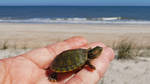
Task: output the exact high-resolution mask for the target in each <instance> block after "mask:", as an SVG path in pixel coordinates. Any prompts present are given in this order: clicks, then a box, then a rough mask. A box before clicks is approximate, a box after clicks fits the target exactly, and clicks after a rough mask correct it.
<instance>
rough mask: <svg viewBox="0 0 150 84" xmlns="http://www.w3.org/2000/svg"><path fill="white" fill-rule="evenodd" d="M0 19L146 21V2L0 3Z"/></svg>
mask: <svg viewBox="0 0 150 84" xmlns="http://www.w3.org/2000/svg"><path fill="white" fill-rule="evenodd" d="M0 23H41V24H52V23H56V24H57V23H58V24H61V23H62V24H64V23H65V24H150V6H0Z"/></svg>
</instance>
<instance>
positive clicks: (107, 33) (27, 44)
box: [0, 23, 150, 48]
mask: <svg viewBox="0 0 150 84" xmlns="http://www.w3.org/2000/svg"><path fill="white" fill-rule="evenodd" d="M72 36H83V37H85V38H87V39H88V41H89V42H95V41H101V42H104V43H105V44H106V45H108V46H111V47H112V45H113V43H114V42H116V41H118V40H120V39H126V38H128V39H131V40H132V41H134V42H136V44H137V45H139V46H144V47H149V46H150V44H149V42H150V25H115V24H114V25H96V24H95V25H94V24H21V23H20V24H13V23H12V24H8V23H0V44H1V45H0V48H3V43H5V45H6V47H8V48H14V47H15V48H37V47H42V46H45V45H48V44H51V43H55V42H58V41H62V40H64V39H67V38H69V37H72Z"/></svg>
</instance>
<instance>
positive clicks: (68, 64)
mask: <svg viewBox="0 0 150 84" xmlns="http://www.w3.org/2000/svg"><path fill="white" fill-rule="evenodd" d="M87 59H88V50H87V49H73V50H67V51H64V52H62V53H60V54H59V55H58V56H56V58H55V59H54V60H53V62H52V64H51V70H52V71H54V72H69V71H73V70H75V69H78V68H81V67H82V66H83V65H84V64H85V63H86V61H87Z"/></svg>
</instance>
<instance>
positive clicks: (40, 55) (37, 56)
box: [22, 36, 87, 68]
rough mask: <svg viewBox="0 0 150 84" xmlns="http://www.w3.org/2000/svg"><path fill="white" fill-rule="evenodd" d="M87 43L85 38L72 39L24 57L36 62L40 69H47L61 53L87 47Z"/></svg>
mask: <svg viewBox="0 0 150 84" xmlns="http://www.w3.org/2000/svg"><path fill="white" fill-rule="evenodd" d="M86 43H87V41H86V40H85V39H84V38H83V37H79V36H78V37H72V38H70V39H67V40H65V41H62V42H59V43H55V44H52V45H49V46H47V47H45V48H39V49H35V50H32V51H30V52H28V53H26V54H23V55H22V56H24V57H26V58H27V59H29V60H31V61H32V62H34V63H35V64H36V65H38V66H39V67H40V68H46V67H47V66H48V65H49V64H50V62H51V61H52V60H53V59H54V57H55V56H56V55H58V54H59V53H60V52H62V51H64V50H68V49H72V48H78V47H81V46H83V45H86Z"/></svg>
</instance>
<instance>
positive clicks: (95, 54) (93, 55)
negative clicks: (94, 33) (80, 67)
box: [88, 46, 103, 59]
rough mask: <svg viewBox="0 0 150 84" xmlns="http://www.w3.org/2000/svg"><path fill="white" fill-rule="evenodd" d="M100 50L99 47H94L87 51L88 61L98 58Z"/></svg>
mask: <svg viewBox="0 0 150 84" xmlns="http://www.w3.org/2000/svg"><path fill="white" fill-rule="evenodd" d="M102 50H103V48H102V47H99V46H96V47H95V48H93V49H89V51H88V58H89V59H94V58H96V57H98V56H99V55H100V54H101V52H102Z"/></svg>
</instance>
